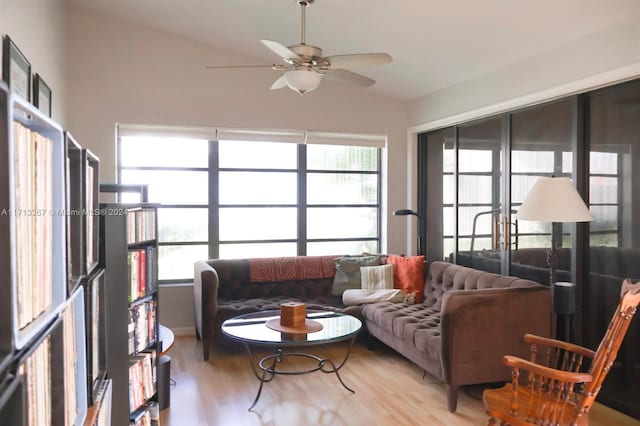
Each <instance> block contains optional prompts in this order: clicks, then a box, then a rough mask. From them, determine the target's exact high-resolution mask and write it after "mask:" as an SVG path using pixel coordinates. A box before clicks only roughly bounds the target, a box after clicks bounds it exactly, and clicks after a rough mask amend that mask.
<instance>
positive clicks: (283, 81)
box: [271, 75, 287, 90]
mask: <svg viewBox="0 0 640 426" xmlns="http://www.w3.org/2000/svg"><path fill="white" fill-rule="evenodd" d="M284 87H287V80H286V79H285V78H284V75H283V76H281V77H280V78H279V79H277V80H276V81H275V83H273V84H272V85H271V90H277V89H282V88H284Z"/></svg>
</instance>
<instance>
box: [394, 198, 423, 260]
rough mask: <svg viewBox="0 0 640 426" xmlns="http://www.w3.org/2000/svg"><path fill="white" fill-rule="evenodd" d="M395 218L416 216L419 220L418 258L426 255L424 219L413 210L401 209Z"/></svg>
mask: <svg viewBox="0 0 640 426" xmlns="http://www.w3.org/2000/svg"><path fill="white" fill-rule="evenodd" d="M393 215H394V216H415V217H416V219H417V220H418V233H417V234H418V256H420V255H424V247H423V246H422V218H420V215H419V214H418V213H416V212H414V211H413V210H409V209H401V210H396V211H394V212H393Z"/></svg>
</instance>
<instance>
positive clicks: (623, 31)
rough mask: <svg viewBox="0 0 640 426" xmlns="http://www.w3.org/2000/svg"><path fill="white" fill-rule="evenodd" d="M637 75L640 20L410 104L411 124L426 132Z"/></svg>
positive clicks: (637, 19)
mask: <svg viewBox="0 0 640 426" xmlns="http://www.w3.org/2000/svg"><path fill="white" fill-rule="evenodd" d="M571 24H572V23H568V25H571ZM634 76H636V77H637V76H640V17H639V16H634V17H631V18H630V19H629V20H627V21H625V22H624V23H622V24H618V25H616V26H614V27H610V28H607V29H605V30H603V31H601V32H598V33H595V34H592V35H590V36H588V37H584V38H582V39H579V40H576V41H574V42H571V43H568V44H565V45H563V46H560V47H558V48H554V49H552V50H549V51H547V52H546V53H544V54H542V55H539V56H536V57H533V58H529V59H526V60H523V61H520V62H517V63H514V64H512V65H510V66H507V67H504V68H501V69H498V70H496V71H494V72H491V73H488V74H485V75H483V76H480V77H478V78H474V79H471V80H467V81H465V82H462V83H460V84H457V85H454V86H451V87H449V88H447V89H443V90H440V91H438V92H435V93H432V94H430V95H428V96H425V97H423V98H419V99H416V100H414V101H412V102H410V104H409V118H408V121H409V126H411V127H415V128H417V129H419V130H424V129H425V128H429V127H433V126H430V125H429V123H436V124H444V123H447V121H454V122H455V121H456V119H455V117H456V116H458V115H461V116H460V117H459V118H460V119H468V118H469V117H471V116H473V115H474V114H473V111H475V110H478V113H477V114H475V115H476V116H477V115H483V114H484V115H487V114H491V113H495V112H497V111H499V110H505V109H512V108H516V107H520V106H524V105H527V104H532V103H539V102H541V101H543V100H549V99H550V98H553V97H561V96H566V95H567V94H570V93H575V92H584V91H587V90H589V89H592V88H595V87H599V86H602V85H607V84H613V83H615V82H618V81H621V80H625V79H629V78H632V77H634ZM501 104H503V105H502V107H501ZM492 107H493V108H492ZM469 112H471V114H468V116H463V114H465V113H469ZM452 117H454V118H453V119H452ZM458 121H459V120H458ZM438 122H439V123H438Z"/></svg>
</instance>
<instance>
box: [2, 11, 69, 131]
mask: <svg viewBox="0 0 640 426" xmlns="http://www.w3.org/2000/svg"><path fill="white" fill-rule="evenodd" d="M65 9H66V6H65V1H64V0H0V35H1V36H4V35H5V34H8V35H9V37H11V40H13V41H14V42H15V44H16V46H18V48H19V49H20V51H21V52H22V53H23V54H24V55H25V56H26V57H27V60H28V61H29V62H30V63H31V71H32V73H36V72H37V73H38V74H40V75H41V76H42V78H43V79H44V81H45V82H46V83H47V85H48V86H49V87H50V88H51V93H52V101H53V104H52V114H53V119H54V120H55V121H57V122H58V123H61V124H64V123H65V120H66V113H65V99H64V93H65V83H66V80H65V65H66V58H65V50H64V34H65V31H64V24H65ZM1 44H2V43H0V51H2V45H1ZM1 57H2V56H1V55H0V58H1Z"/></svg>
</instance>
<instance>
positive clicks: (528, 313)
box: [194, 257, 551, 411]
mask: <svg viewBox="0 0 640 426" xmlns="http://www.w3.org/2000/svg"><path fill="white" fill-rule="evenodd" d="M282 259H285V261H290V260H291V259H292V258H280V259H274V260H273V262H281V261H283V260H282ZM287 259H288V260H287ZM294 259H297V260H301V258H299V257H296V258H294ZM424 277H425V280H424V281H425V286H424V292H425V298H424V301H423V303H420V304H405V303H390V302H378V303H372V304H367V305H362V306H350V307H344V306H343V305H342V301H341V298H340V297H336V296H331V294H330V293H331V286H332V282H333V278H332V277H323V278H316V279H305V280H298V281H296V280H285V281H281V282H260V283H255V282H251V280H250V273H249V260H248V259H241V260H220V259H217V260H208V261H200V262H196V264H195V276H194V300H195V316H196V318H195V325H196V334H197V336H198V338H200V339H201V340H202V348H203V357H204V359H205V360H207V359H208V357H209V347H210V344H211V343H213V342H215V341H216V340H217V339H218V337H219V336H220V325H221V323H222V321H224V320H225V319H227V318H230V317H232V316H235V315H239V314H243V313H248V312H255V311H260V310H266V309H278V308H279V304H280V303H282V302H284V301H289V300H296V301H302V302H306V303H307V306H308V307H309V308H310V309H312V308H320V309H330V310H337V311H341V312H346V313H350V314H352V315H355V316H358V317H360V318H361V319H362V320H363V323H364V326H365V329H366V330H367V331H368V333H369V334H370V336H373V337H375V338H376V339H378V340H380V341H382V342H384V343H385V344H387V345H388V346H390V347H391V348H393V349H395V350H396V351H398V352H399V353H400V354H402V355H403V356H405V357H406V358H408V359H409V360H411V361H412V362H414V363H415V364H417V365H418V366H420V367H421V368H422V369H424V370H425V371H427V372H428V373H429V374H431V375H433V376H434V377H436V378H438V379H439V380H442V381H443V382H444V383H445V384H447V385H448V395H447V399H448V407H449V410H450V411H455V409H456V405H457V394H458V389H459V387H460V386H461V385H467V384H477V383H488V382H497V381H508V380H510V371H509V370H508V369H507V368H506V367H504V366H503V364H502V356H503V355H505V354H513V355H518V356H527V354H528V350H529V348H528V346H527V345H525V344H524V342H523V340H522V336H523V335H524V334H525V333H527V332H529V333H534V334H538V335H540V336H549V333H550V303H551V301H550V294H549V291H548V289H547V288H546V287H544V286H541V285H539V284H537V283H535V282H533V281H528V280H523V279H519V278H515V277H506V276H502V275H498V274H492V273H487V272H482V271H478V270H475V269H471V268H467V267H463V266H459V265H453V264H450V263H446V262H432V263H425V267H424Z"/></svg>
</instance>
